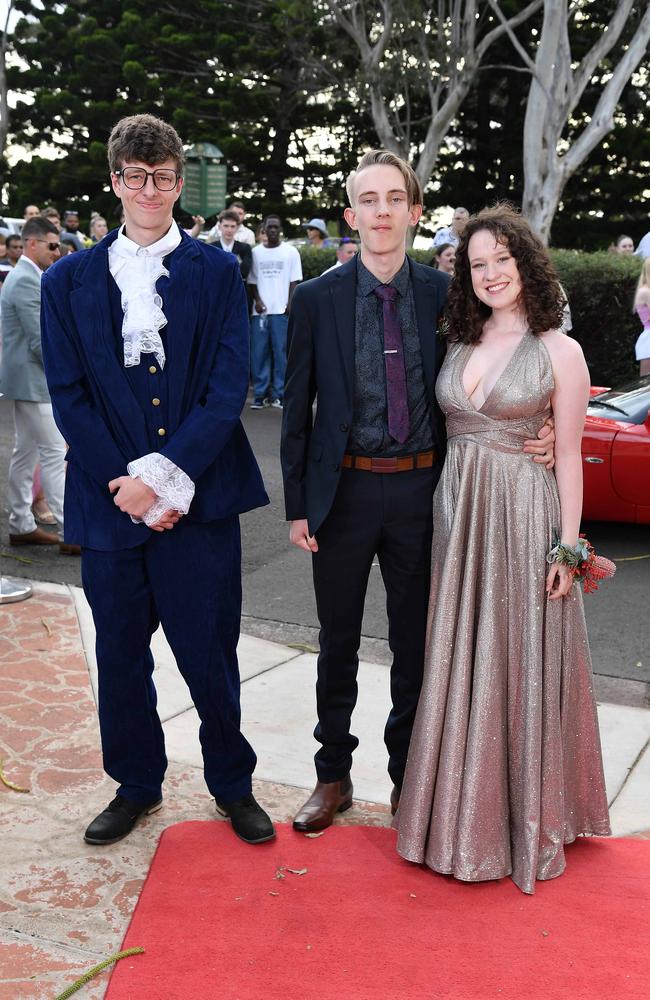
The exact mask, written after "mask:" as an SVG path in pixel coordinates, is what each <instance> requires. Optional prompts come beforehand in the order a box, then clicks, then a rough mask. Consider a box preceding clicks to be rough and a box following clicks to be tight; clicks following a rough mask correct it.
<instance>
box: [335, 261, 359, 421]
mask: <svg viewBox="0 0 650 1000" xmlns="http://www.w3.org/2000/svg"><path fill="white" fill-rule="evenodd" d="M356 291H357V262H356V260H354V259H353V260H351V261H349V262H348V263H347V264H342V265H341V267H339V268H337V270H336V272H335V274H334V281H333V282H332V285H331V287H330V295H331V297H332V305H333V308H334V318H335V321H336V335H337V339H338V344H339V351H340V353H341V365H342V368H343V378H344V382H345V388H346V391H347V394H348V403H349V405H350V407H352V405H353V397H354V331H355V321H356Z"/></svg>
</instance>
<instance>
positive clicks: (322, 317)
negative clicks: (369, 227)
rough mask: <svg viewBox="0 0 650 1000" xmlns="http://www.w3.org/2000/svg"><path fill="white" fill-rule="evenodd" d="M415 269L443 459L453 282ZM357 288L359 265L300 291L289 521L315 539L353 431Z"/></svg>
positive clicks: (289, 439) (288, 448)
mask: <svg viewBox="0 0 650 1000" xmlns="http://www.w3.org/2000/svg"><path fill="white" fill-rule="evenodd" d="M409 265H410V268H411V280H412V284H413V297H414V300H415V313H416V318H417V324H418V332H419V335H420V347H421V351H422V367H423V371H424V378H425V382H426V388H427V393H428V395H429V400H430V403H431V422H432V431H433V438H434V441H435V443H436V448H437V449H438V451H439V453H440V454H441V455H442V453H443V452H444V447H445V426H444V420H443V418H442V414H441V413H440V410H439V408H438V404H437V402H436V398H435V392H434V387H435V382H436V378H437V375H438V372H439V370H440V366H441V364H442V361H443V358H444V355H445V349H446V348H445V344H444V342H443V341H442V339H441V338H440V337H439V336H438V323H439V320H440V315H441V313H442V310H443V308H444V305H445V301H446V298H447V288H448V285H449V279H448V277H447V275H445V274H442V273H441V272H440V271H436V270H435V269H434V268H431V267H426V266H425V265H423V264H417V263H416V262H415V261H413V260H410V259H409ZM356 285H357V262H356V260H351V261H349V262H348V263H347V264H343V265H342V266H341V267H337V268H336V269H335V270H334V271H330V272H329V273H327V274H323V275H321V276H320V278H314V279H312V280H311V281H306V282H304V283H303V284H301V285H299V286H298V288H296V291H295V293H294V296H293V299H292V302H291V309H290V312H289V332H288V362H287V372H286V380H285V390H284V398H283V404H284V411H283V418H282V445H281V460H282V475H283V479H284V497H285V507H286V515H287V520H289V521H295V520H298V519H300V518H305V517H306V518H307V519H308V521H309V531H310V533H311V534H312V535H313V534H315V533H316V531H317V530H318V528H319V527H320V526H321V524H322V523H323V521H324V520H325V518H326V517H327V515H328V513H329V511H330V508H331V506H332V502H333V500H334V495H335V493H336V489H337V486H338V482H339V477H340V475H341V462H342V459H343V455H344V453H345V450H346V445H347V442H348V437H349V433H350V426H351V424H352V416H353V405H354V402H353V401H354V326H355V312H356ZM316 397H318V398H317V408H316V415H315V417H314V416H313V410H312V407H313V403H314V399H315V398H316Z"/></svg>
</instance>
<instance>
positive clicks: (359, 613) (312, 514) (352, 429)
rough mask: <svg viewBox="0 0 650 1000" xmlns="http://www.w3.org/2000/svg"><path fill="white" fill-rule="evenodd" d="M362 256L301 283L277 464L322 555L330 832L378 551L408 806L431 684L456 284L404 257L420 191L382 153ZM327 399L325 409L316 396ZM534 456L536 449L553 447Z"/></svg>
mask: <svg viewBox="0 0 650 1000" xmlns="http://www.w3.org/2000/svg"><path fill="white" fill-rule="evenodd" d="M347 191H348V198H349V201H350V207H349V208H346V210H345V218H346V221H347V223H348V225H350V226H351V228H352V229H354V230H356V231H357V232H358V234H359V237H360V241H361V251H360V253H359V254H357V256H356V258H355V259H354V260H351V261H350V262H349V263H347V264H344V265H342V266H341V267H339V268H337V269H336V270H333V271H330V272H328V273H327V274H324V275H321V277H320V278H316V279H314V280H312V281H307V282H305V283H304V284H302V285H300V286H299V287H298V288H297V289H296V292H295V295H294V298H293V302H292V306H291V312H290V316H289V338H288V339H289V357H288V366H287V380H286V389H285V395H284V415H283V426H282V470H283V477H284V490H285V504H286V515H287V519H288V520H290V521H291V529H290V539H291V541H292V543H293V544H294V545H297V546H299V547H300V548H302V549H305V551H307V552H311V553H312V562H313V576H314V589H315V594H316V605H317V610H318V617H319V621H320V626H321V628H320V636H319V638H320V655H319V657H318V679H317V684H316V702H317V711H318V724H317V726H316V730H315V733H314V735H315V737H316V739H317V740H318V741H319V742H320V743H321V748H320V749H319V750H318V752H317V753H316V758H315V762H316V773H317V778H318V781H317V783H316V787H315V789H314V791H313V793H312V795H311V796H310V797H309V799H308V800H307V802H306V803H305V804H304V806H303V807H302V809H301V810H300V811H299V812H298V814H297V815H296V817H295V819H294V827H295V828H296V829H297V830H302V831H313V830H321V829H324V828H325V827H327V826H329V825H330V824H331V823H332V820H333V818H334V816H335V814H336V813H337V812H343V811H344V810H345V809H347V808H349V806H351V805H352V782H351V779H350V768H351V764H352V752H353V751H354V749H355V748H356V746H357V745H358V742H359V741H358V739H357V738H356V737H355V736H353V735H352V734H351V733H350V721H351V716H352V711H353V709H354V705H355V702H356V697H357V680H356V678H357V668H358V663H359V660H358V649H359V644H360V638H361V624H362V619H363V607H364V601H365V595H366V588H367V584H368V577H369V573H370V568H371V566H372V563H373V560H374V558H375V556H377V558H378V560H379V565H380V569H381V573H382V577H383V580H384V584H385V587H386V595H387V611H388V621H389V644H390V648H391V651H392V653H393V664H392V668H391V695H392V709H391V712H390V714H389V717H388V721H387V724H386V729H385V742H386V746H387V749H388V756H389V762H388V771H389V774H390V776H391V778H392V780H393V786H394V787H393V791H392V794H391V806H392V808H393V811H395V809H396V808H397V803H398V801H399V794H400V789H401V785H402V779H403V775H404V769H405V766H406V757H407V752H408V745H409V740H410V736H411V730H412V726H413V721H414V717H415V711H416V707H417V702H418V696H419V693H420V687H421V683H422V667H423V660H424V642H425V630H426V615H427V606H428V599H429V575H430V549H431V534H432V528H433V526H432V520H431V505H432V495H433V490H434V487H435V485H436V483H437V481H438V478H439V475H440V470H441V468H442V461H443V456H444V448H445V427H444V420H443V418H442V414H441V413H440V411H439V409H438V406H437V403H436V399H435V394H434V386H435V381H436V377H437V374H438V371H439V369H440V366H441V364H442V361H443V359H444V354H445V343H444V341H443V340H442V338H441V337H440V336H439V334H438V323H439V319H440V315H441V313H442V310H443V308H444V305H445V300H446V296H447V287H448V283H449V278H448V277H447V275H445V274H442V273H441V272H440V271H437V270H434V269H433V268H430V267H426V266H424V265H421V264H417V263H416V262H415V261H413V260H411V259H410V258H409V257H407V256H406V236H407V232H408V229H409V227H410V226H415V225H416V224H417V222H418V220H419V218H420V215H421V213H422V200H423V194H422V188H421V185H420V182H419V180H418V179H417V177H416V175H415V173H414V172H413V170H412V169H411V167H410V166H409V165H408V164H407V163H406V162H405V161H403V160H401V159H400V158H399V157H398V156H396V155H395V154H394V153H391V152H387V151H385V150H374V151H372V152H370V153H367V154H366V155H365V156H364V157H363V158H362V159H361V161H360V163H359V165H358V167H357V170H356V172H355V173H354V174H352V175H351V176H350V178H349V179H348V184H347ZM316 397H317V410H316V415H315V417H313V410H312V407H313V403H314V399H315V398H316ZM526 450H529V451H531V452H532V453H535V454H538V455H541V454H544V452H545V450H546V449H545V446H544V444H543V443H541V442H537V443H532V444H531V445H530V447H527V449H526Z"/></svg>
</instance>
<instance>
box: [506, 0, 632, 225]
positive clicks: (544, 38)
mask: <svg viewBox="0 0 650 1000" xmlns="http://www.w3.org/2000/svg"><path fill="white" fill-rule="evenodd" d="M635 6H636V4H635V2H634V0H620V2H619V3H618V4H617V6H616V10H615V13H614V14H613V16H612V18H611V19H610V21H609V24H608V25H607V28H606V30H605V32H603V33H602V35H600V36H599V38H597V40H596V41H595V42H594V44H593V45H592V47H591V48H590V49H589V50H588V51H587V52H586V53H585V55H584V56H583V57H582V59H581V61H580V62H579V63H576V62H575V61H574V60H573V58H572V55H571V44H570V40H569V13H568V5H567V0H544V20H543V24H542V29H541V35H540V39H539V43H538V46H537V53H536V57H535V62H534V65H533V64H532V62H531V63H530V68H531V69H532V71H533V75H532V79H531V84H530V91H529V94H528V103H527V105H526V117H525V120H524V136H523V143H524V148H523V163H524V194H523V199H522V212H523V214H524V215H525V217H526V218H527V219H528V221H529V222H530V224H531V226H532V227H533V229H535V230H536V231H537V233H538V234H539V235H540V236H541V238H542V239H543V240H544V242H545V243H546V244H548V242H549V239H550V234H551V226H552V223H553V218H554V216H555V212H556V211H557V208H558V205H559V203H560V200H561V198H562V193H563V191H564V188H565V186H566V184H567V182H568V181H569V179H570V178H571V177H572V176H573V174H574V173H575V172H576V170H578V169H579V168H580V167H581V166H582V164H583V163H584V162H585V160H586V159H587V157H588V156H589V154H590V153H591V152H592V151H593V150H594V149H595V148H596V146H597V145H598V144H599V143H601V142H602V140H603V139H604V138H605V136H606V135H607V134H608V133H609V132H611V131H612V130H613V128H614V125H615V123H614V112H615V110H616V105H617V104H618V101H619V99H620V96H621V93H622V91H623V88H624V87H625V85H626V84H627V82H628V81H629V79H630V77H631V76H632V73H633V72H634V71H635V69H636V68H637V66H638V65H639V63H640V62H641V60H642V59H643V57H644V55H645V52H646V49H647V46H648V42H649V41H650V3H648V0H644V4H643V6H644V8H645V13H644V15H643V17H642V18H641V19H640V20H639V22H638V25H637V27H636V30H635V31H634V32H633V33H632V34H631V35H630V36H629V37H628V38H625V39H624V40H623V41H622V43H621V44H620V45H619V44H618V43H619V42H621V36H622V35H623V33H624V31H625V29H626V27H627V26H628V24H629V21H630V18H631V16H632V14H633V12H634V11H633V8H634V7H635ZM617 46H618V53H617V54H614V55H613V54H612V50H613V49H615V48H616V47H617ZM606 58H607V60H608V67H607V68H608V72H607V74H606V82H605V83H602V84H601V88H602V89H601V93H600V97H599V99H598V102H597V105H596V108H595V110H594V112H593V113H592V115H591V116H590V117H589V118H588V119H587V123H586V125H585V126H584V127H583V129H582V131H581V132H580V133H579V134H578V135H577V136H573V137H571V138H568V137H567V135H566V129H567V127H568V126H569V123H570V122H571V119H572V118H574V117H576V115H575V112H576V109H577V108H578V107H579V104H580V102H581V100H582V98H583V95H584V92H585V90H586V89H587V86H589V85H591V86H593V77H594V74H595V73H596V72H597V71H598V70H599V69H601V68H602V64H603V62H604V60H605V59H606Z"/></svg>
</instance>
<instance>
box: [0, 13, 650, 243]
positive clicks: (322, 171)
mask: <svg viewBox="0 0 650 1000" xmlns="http://www.w3.org/2000/svg"><path fill="white" fill-rule="evenodd" d="M396 2H397V0H396ZM400 4H401V6H403V7H404V8H405V9H406V8H408V10H410V11H411V15H412V16H411V17H410V19H409V20H408V25H409V31H405V32H404V33H403V36H404V37H403V44H402V43H400V45H399V46H397V47H396V48H395V47H394V51H393V50H391V51H390V52H389V53H388V54H387V57H386V60H387V61H386V67H385V75H384V77H382V86H384V88H385V89H387V92H388V91H390V92H394V93H395V95H396V104H395V106H396V108H397V111H396V113H398V114H399V116H401V117H400V122H401V125H400V128H401V129H402V130H403V129H406V128H407V126H408V129H407V131H408V136H407V138H408V142H409V143H410V144H411V146H412V148H413V149H414V150H415V151H417V149H418V148H419V146H420V145H421V143H422V141H423V137H424V135H425V134H426V130H427V127H428V114H429V113H430V107H429V101H428V86H429V84H430V83H431V77H430V74H429V73H428V71H423V61H422V55H421V52H419V51H416V49H417V44H416V43H417V30H416V28H417V24H418V20H417V17H416V15H415V13H414V11H415V10H416V8H417V4H416V3H415V0H408V3H406V0H404V3H403V4H402V0H400ZM398 6H399V4H398ZM425 6H426V8H427V10H431V9H433V8H432V5H431V4H426V5H425ZM521 6H522V5H521V4H520V3H518V2H517V0H501V3H500V7H501V9H502V11H503V13H504V15H505V16H511V15H512V14H514V13H516V12H517V11H518V10H519V9H520V8H521ZM614 6H615V0H603V2H602V3H598V4H595V3H590V4H585V5H583V6H582V8H581V11H580V18H579V19H578V18H576V19H575V24H574V25H573V28H572V31H573V36H574V38H573V41H572V44H573V46H574V47H573V51H574V52H575V55H576V58H580V57H581V56H582V55H583V54H584V52H585V51H586V49H587V48H588V47H589V46H590V45H591V44H592V43H593V40H594V39H595V38H596V37H598V35H599V34H600V33H602V30H603V27H604V25H605V24H606V23H607V21H608V19H609V17H610V16H611V12H612V10H613V8H614ZM16 7H17V9H18V10H19V11H20V12H21V14H22V20H21V21H19V23H18V24H17V26H16V29H15V37H14V50H15V53H16V55H17V56H18V58H19V62H17V61H16V60H14V63H13V65H11V66H10V68H9V83H10V87H11V89H12V91H13V92H14V94H18V96H19V100H18V105H17V107H16V108H15V110H14V111H13V112H12V139H13V141H14V143H17V144H20V145H23V146H25V147H26V148H27V149H31V150H34V151H35V152H36V155H35V156H34V157H33V159H32V160H31V162H28V161H25V162H20V163H18V164H16V165H15V166H14V167H13V168H12V170H11V171H10V172H7V171H6V170H5V172H4V174H3V177H2V180H3V181H4V182H5V189H6V190H7V191H8V194H9V204H8V205H7V206H6V207H5V211H6V212H7V214H10V215H13V214H15V215H19V214H22V209H23V206H24V205H25V204H26V203H28V202H30V201H37V202H38V203H39V204H41V203H45V202H48V201H53V202H54V203H56V204H57V205H58V206H59V207H60V208H63V207H65V206H66V204H68V203H74V204H76V206H77V207H79V208H80V209H83V207H84V202H85V204H86V206H87V211H86V213H85V214H86V217H87V215H88V214H89V211H90V208H91V207H92V208H96V209H98V210H100V211H103V212H104V213H108V215H109V216H110V217H111V219H112V221H113V220H114V214H113V213H114V212H115V209H116V203H115V199H114V196H113V195H112V193H111V192H110V189H109V187H108V183H107V181H108V178H107V171H106V152H105V151H106V141H107V138H108V135H109V132H110V129H111V127H112V126H113V124H114V123H115V122H116V121H117V120H118V119H119V118H120V117H122V116H123V115H125V114H133V113H136V112H140V111H151V112H154V113H157V114H160V115H162V116H163V117H165V118H166V119H168V120H169V121H171V122H173V124H174V125H175V126H176V127H177V128H178V130H179V132H180V133H181V135H182V137H183V139H184V140H185V141H187V142H188V143H191V142H197V141H200V140H209V141H212V142H214V143H216V144H217V145H218V146H219V147H220V148H221V149H222V150H223V151H224V153H225V156H226V160H227V163H228V168H229V185H228V186H229V193H230V194H231V195H232V196H240V197H245V198H246V200H247V202H248V204H249V206H250V209H251V211H252V212H253V214H254V215H258V216H259V215H261V214H262V212H263V211H270V210H273V211H280V212H281V213H282V214H283V215H284V216H285V217H286V216H289V220H291V219H294V220H298V219H299V218H302V219H305V218H308V217H309V216H311V215H314V214H317V215H324V216H325V217H326V218H329V219H337V220H340V215H341V204H342V191H343V185H344V179H345V176H346V175H347V173H348V172H349V171H350V170H351V169H352V168H353V166H354V164H355V163H356V161H357V158H358V154H359V152H360V151H361V150H363V149H364V148H367V147H369V146H372V145H376V144H377V141H378V140H377V136H376V134H375V132H374V129H373V125H372V121H371V116H370V109H369V104H368V99H367V96H366V91H365V90H364V89H363V86H362V83H361V79H360V74H359V72H358V63H359V61H358V51H357V50H356V48H355V45H354V43H353V41H352V40H351V39H350V38H349V36H348V35H347V34H346V33H345V32H344V31H342V30H340V29H337V28H336V26H335V24H334V21H333V18H332V15H331V11H330V9H329V6H328V4H327V3H325V0H302V2H301V0H164V2H162V3H160V4H158V5H151V4H148V3H145V2H144V0H16ZM366 7H367V10H368V18H369V19H370V16H371V12H372V11H375V13H376V12H377V11H378V10H379V5H378V4H375V3H370V2H368V4H367V5H366ZM400 9H401V7H400ZM481 12H482V13H481V16H482V18H483V21H481V23H480V25H479V33H482V32H485V31H486V30H487V29H488V27H489V25H490V24H491V23H493V19H492V20H490V19H489V17H488V14H489V11H488V10H487V5H486V4H482V5H481ZM377 23H379V22H377ZM540 24H541V15H540V14H537V15H535V16H534V17H533V18H532V19H530V20H529V21H527V22H526V23H524V24H522V25H521V26H520V27H519V28H518V29H517V32H516V34H517V39H518V41H519V43H520V44H521V45H522V46H523V47H524V49H525V51H526V52H528V53H529V55H532V54H533V53H534V50H535V44H536V37H537V36H536V34H535V32H536V31H538V30H539V26H540ZM603 72H604V73H607V72H608V66H607V65H605V66H604V67H603ZM647 74H648V69H647V66H646V67H645V68H642V69H641V70H640V71H639V72H638V73H637V74H636V75H635V77H634V78H633V80H632V82H631V83H630V84H629V85H628V86H627V87H626V89H625V90H624V92H623V95H622V98H621V102H620V106H619V109H618V112H617V127H616V130H615V131H614V132H613V133H611V134H610V135H609V136H608V137H607V138H606V140H605V141H604V142H603V143H602V145H601V146H600V147H599V148H598V149H597V150H596V151H595V152H594V153H593V154H592V155H591V156H590V157H589V159H588V160H587V162H586V163H585V165H584V167H583V168H582V169H581V170H580V171H579V172H578V173H577V174H576V175H575V176H574V177H573V178H572V179H571V180H570V182H569V184H568V186H567V187H566V189H565V192H564V195H563V202H562V204H561V206H560V209H559V211H558V213H557V215H556V217H555V222H554V227H553V234H552V235H553V243H554V245H556V246H567V247H583V248H589V249H595V248H596V247H603V248H604V247H606V246H607V245H608V243H609V242H610V241H611V239H612V238H614V237H615V236H616V235H618V234H619V233H621V232H626V233H628V234H629V235H631V236H632V237H633V238H634V239H635V240H638V238H639V237H640V236H641V235H642V234H643V233H644V232H646V231H647V229H648V228H650V224H649V223H648V216H647V204H646V195H645V192H646V191H647V188H648V181H647V175H648V168H649V166H650V130H649V129H648V120H649V118H650V107H649V103H650V88H648V86H647V82H648V80H647ZM433 82H434V83H435V80H434V81H433ZM597 83H598V80H595V81H594V86H593V88H591V89H590V90H588V92H587V94H586V96H585V101H584V104H583V105H581V107H580V113H579V116H578V117H576V121H575V123H574V124H571V123H570V125H569V128H568V130H567V136H568V137H570V133H571V129H572V128H573V127H574V125H575V127H578V126H579V125H580V122H581V121H582V120H583V119H584V118H585V116H588V115H589V114H590V113H591V112H592V111H593V109H594V107H595V103H596V100H597ZM529 84H530V75H529V72H528V71H527V70H526V69H525V67H524V65H523V61H522V59H521V58H520V57H519V55H518V54H517V52H516V51H515V49H514V47H513V45H512V42H511V41H510V39H508V38H507V37H505V36H503V37H501V38H499V39H498V40H497V41H496V42H494V44H493V45H492V46H491V48H490V50H489V52H488V54H487V56H486V58H485V60H484V63H483V64H482V65H481V68H480V70H479V72H478V75H477V78H476V82H475V83H474V85H473V87H472V89H471V90H470V93H469V95H468V96H467V97H466V99H465V100H464V102H463V104H462V105H461V107H460V110H459V112H458V114H457V115H456V118H455V119H454V122H453V123H452V126H451V128H450V129H449V131H448V133H447V137H446V141H445V143H443V146H442V148H441V152H440V155H439V157H438V160H437V163H436V168H435V172H434V176H433V180H432V183H431V184H430V185H429V187H428V190H427V192H426V212H425V219H426V217H427V215H428V214H430V213H431V211H432V210H433V209H434V208H436V207H437V206H440V205H450V204H451V205H456V204H462V205H467V207H468V208H470V209H471V210H474V209H477V208H480V207H481V206H482V205H483V204H485V203H486V202H489V201H493V200H495V199H496V198H510V199H511V200H513V201H515V202H520V201H521V195H522V188H523V179H522V167H521V162H522V150H521V144H522V138H521V137H522V132H523V121H524V114H525V108H526V98H527V94H528V89H529ZM391 88H392V89H391ZM43 148H54V149H55V150H57V157H52V156H51V155H38V152H39V150H42V149H43ZM287 228H288V230H289V231H290V232H291V231H292V230H291V226H290V225H289V226H288V227H287ZM424 231H425V232H426V229H425V230H424Z"/></svg>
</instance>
